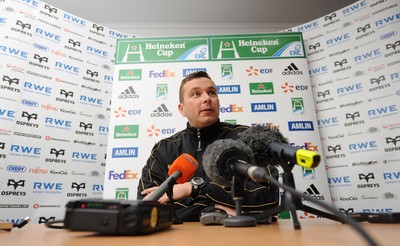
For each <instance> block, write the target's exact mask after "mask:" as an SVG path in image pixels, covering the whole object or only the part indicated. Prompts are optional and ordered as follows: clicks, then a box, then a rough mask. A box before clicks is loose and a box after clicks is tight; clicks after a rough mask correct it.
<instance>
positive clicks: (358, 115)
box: [346, 111, 360, 121]
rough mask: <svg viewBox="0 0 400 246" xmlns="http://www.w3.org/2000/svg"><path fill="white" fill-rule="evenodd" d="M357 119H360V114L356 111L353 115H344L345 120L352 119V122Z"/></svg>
mask: <svg viewBox="0 0 400 246" xmlns="http://www.w3.org/2000/svg"><path fill="white" fill-rule="evenodd" d="M358 117H360V112H358V111H357V112H354V113H353V114H350V113H347V114H346V119H352V120H353V121H354V120H355V119H356V118H358Z"/></svg>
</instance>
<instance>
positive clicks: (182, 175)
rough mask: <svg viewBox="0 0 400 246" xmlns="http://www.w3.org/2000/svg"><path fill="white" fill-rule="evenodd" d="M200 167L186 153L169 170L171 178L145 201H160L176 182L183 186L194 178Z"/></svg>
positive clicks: (145, 198) (146, 197)
mask: <svg viewBox="0 0 400 246" xmlns="http://www.w3.org/2000/svg"><path fill="white" fill-rule="evenodd" d="M198 166H199V163H198V162H197V160H196V159H195V158H194V157H193V156H191V155H189V154H186V153H183V154H181V155H180V156H179V157H178V158H176V160H175V161H174V162H173V163H172V165H171V167H170V168H169V170H168V175H169V177H168V178H167V179H166V180H165V181H164V182H163V183H162V184H161V185H160V186H159V187H158V188H157V189H156V190H155V191H154V192H152V193H150V194H149V195H147V196H145V197H144V198H143V200H146V201H154V202H156V201H158V200H159V199H160V198H161V197H162V196H163V195H164V193H165V192H167V191H168V190H169V189H170V188H171V187H173V185H174V184H175V183H176V182H177V183H179V184H183V183H185V182H187V181H189V179H191V178H192V177H193V175H194V173H195V172H196V169H197V167H198Z"/></svg>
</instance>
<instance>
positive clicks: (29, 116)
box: [22, 111, 38, 122]
mask: <svg viewBox="0 0 400 246" xmlns="http://www.w3.org/2000/svg"><path fill="white" fill-rule="evenodd" d="M22 117H25V118H27V119H28V122H29V121H30V120H31V119H35V120H37V117H38V114H35V113H32V114H29V113H28V112H26V111H22Z"/></svg>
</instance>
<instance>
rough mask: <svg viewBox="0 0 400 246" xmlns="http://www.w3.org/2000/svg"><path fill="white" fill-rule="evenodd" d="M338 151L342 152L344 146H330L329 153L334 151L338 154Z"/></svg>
mask: <svg viewBox="0 0 400 246" xmlns="http://www.w3.org/2000/svg"><path fill="white" fill-rule="evenodd" d="M338 150H342V146H340V145H339V144H338V145H336V146H328V151H333V153H335V154H336V151H338Z"/></svg>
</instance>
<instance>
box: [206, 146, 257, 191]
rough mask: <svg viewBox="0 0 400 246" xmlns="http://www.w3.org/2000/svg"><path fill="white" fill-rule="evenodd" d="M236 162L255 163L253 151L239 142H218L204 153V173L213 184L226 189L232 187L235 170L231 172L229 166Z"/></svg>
mask: <svg viewBox="0 0 400 246" xmlns="http://www.w3.org/2000/svg"><path fill="white" fill-rule="evenodd" d="M236 160H243V161H246V162H249V163H254V154H253V151H252V150H251V148H250V147H249V146H247V145H246V144H245V143H243V142H241V141H238V140H233V139H220V140H216V141H214V142H213V143H212V144H210V145H209V146H208V147H207V148H206V150H205V151H204V155H203V167H204V171H205V172H206V174H207V175H208V177H209V178H210V179H211V180H212V181H213V182H215V183H217V184H219V185H221V186H224V187H230V186H231V180H232V177H233V170H230V167H229V164H230V162H231V161H236Z"/></svg>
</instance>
